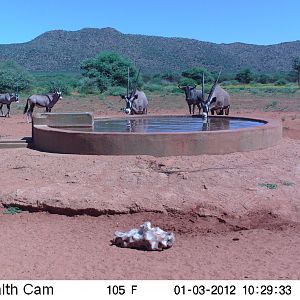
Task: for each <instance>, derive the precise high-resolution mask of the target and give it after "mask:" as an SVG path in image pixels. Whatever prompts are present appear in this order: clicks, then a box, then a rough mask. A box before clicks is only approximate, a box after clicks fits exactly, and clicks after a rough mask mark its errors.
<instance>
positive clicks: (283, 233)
mask: <svg viewBox="0 0 300 300" xmlns="http://www.w3.org/2000/svg"><path fill="white" fill-rule="evenodd" d="M233 100H234V101H233V111H232V115H247V116H253V117H262V118H263V117H267V118H275V119H281V120H282V121H283V128H284V131H283V132H284V137H283V139H282V140H281V141H280V142H279V144H278V145H277V146H275V147H272V148H268V149H264V150H260V151H252V152H247V153H232V154H228V155H222V156H219V155H211V156H209V155H202V156H190V157H187V156H180V157H161V158H155V157H151V156H87V155H61V154H53V153H52V154H50V153H42V152H38V151H35V150H32V149H6V150H5V149H1V150H0V154H1V155H0V164H1V170H2V171H1V190H0V226H1V231H0V241H1V243H0V265H1V268H0V278H1V279H300V253H299V249H300V189H299V186H300V113H299V111H300V108H299V102H300V100H299V99H296V98H292V99H285V98H282V99H279V100H278V103H279V104H278V107H277V108H278V110H277V111H271V112H265V111H264V110H263V107H264V106H265V105H266V103H268V102H270V101H271V100H272V99H267V98H262V99H245V98H241V99H240V98H239V97H238V96H235V97H234V99H233ZM64 101H65V102H64V103H62V102H61V103H58V105H57V106H56V107H55V109H54V111H92V112H94V113H95V115H99V116H102V115H120V114H121V112H119V107H121V106H122V103H119V100H118V99H117V98H109V99H108V100H107V101H100V100H97V99H93V98H91V99H89V100H82V101H81V100H72V99H71V98H67V99H65V100H64ZM167 101H168V102H167ZM166 102H167V103H166ZM170 103H172V106H171V107H172V108H171V109H170V108H169V107H170ZM151 105H153V106H152V109H151ZM295 108H296V109H295ZM149 111H150V112H151V113H152V114H160V113H164V114H165V113H186V112H187V108H186V107H185V103H184V100H183V99H182V97H181V98H174V99H169V100H168V99H164V98H154V99H153V100H152V104H151V102H150V107H149ZM27 136H31V125H30V124H27V123H26V119H25V117H24V116H23V115H21V112H20V111H16V110H12V116H11V118H0V140H4V139H13V138H20V137H27ZM266 184H272V186H273V187H275V188H274V189H270V188H268V187H270V186H268V185H266ZM9 206H18V207H20V208H21V209H22V212H21V213H18V214H14V215H11V214H4V212H7V207H9ZM144 221H150V222H152V224H153V225H156V226H160V227H161V228H162V229H164V230H169V231H173V232H175V235H176V241H175V244H174V246H173V247H172V248H170V249H168V250H165V251H162V252H145V251H138V250H133V249H123V248H117V247H115V246H112V245H111V243H110V240H111V239H112V237H113V234H114V232H115V231H116V230H121V231H122V230H129V229H131V228H134V227H135V228H136V227H138V226H139V225H140V224H142V223H143V222H144Z"/></svg>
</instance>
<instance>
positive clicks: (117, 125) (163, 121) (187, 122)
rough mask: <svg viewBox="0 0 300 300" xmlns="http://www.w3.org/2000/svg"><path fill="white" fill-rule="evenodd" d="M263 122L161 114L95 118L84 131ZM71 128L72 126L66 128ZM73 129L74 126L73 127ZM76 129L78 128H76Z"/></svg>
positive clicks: (178, 128) (171, 129)
mask: <svg viewBox="0 0 300 300" xmlns="http://www.w3.org/2000/svg"><path fill="white" fill-rule="evenodd" d="M264 124H265V122H259V121H254V120H253V121H252V120H244V119H230V118H222V117H215V118H208V119H207V120H206V122H205V121H204V120H203V119H202V118H199V117H190V116H171V117H167V116H161V117H150V118H149V117H147V118H136V119H132V118H130V119H129V118H128V119H115V120H113V119H111V120H96V121H95V122H94V128H93V129H89V130H87V129H85V130H84V131H96V132H195V131H216V130H228V129H240V128H249V127H254V126H261V125H264ZM68 129H71V130H72V128H68ZM74 130H75V128H74ZM76 130H78V129H76Z"/></svg>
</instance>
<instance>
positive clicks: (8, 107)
mask: <svg viewBox="0 0 300 300" xmlns="http://www.w3.org/2000/svg"><path fill="white" fill-rule="evenodd" d="M6 106H7V113H6V115H5V117H8V118H9V113H10V104H6Z"/></svg>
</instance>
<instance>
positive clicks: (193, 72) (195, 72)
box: [181, 67, 213, 84]
mask: <svg viewBox="0 0 300 300" xmlns="http://www.w3.org/2000/svg"><path fill="white" fill-rule="evenodd" d="M202 73H204V77H205V82H212V81H213V76H212V74H211V73H210V72H209V71H207V70H206V69H205V68H202V67H193V68H191V69H188V70H185V71H183V72H182V74H181V75H182V76H183V77H186V78H191V79H193V80H194V81H196V82H197V83H198V84H201V83H202Z"/></svg>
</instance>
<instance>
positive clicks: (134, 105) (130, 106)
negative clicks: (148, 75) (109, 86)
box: [120, 69, 148, 115]
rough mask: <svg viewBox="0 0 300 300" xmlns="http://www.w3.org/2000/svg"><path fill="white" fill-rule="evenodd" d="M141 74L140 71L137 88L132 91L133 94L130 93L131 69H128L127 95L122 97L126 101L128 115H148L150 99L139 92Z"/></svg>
mask: <svg viewBox="0 0 300 300" xmlns="http://www.w3.org/2000/svg"><path fill="white" fill-rule="evenodd" d="M139 74H140V70H139V72H138V75H137V77H136V81H135V86H134V88H133V89H132V91H131V93H129V69H128V84H127V94H126V95H120V96H121V98H122V99H124V100H125V101H126V108H125V113H126V114H128V115H140V114H147V110H148V99H147V97H146V95H145V93H144V92H143V91H138V90H137V83H138V78H139Z"/></svg>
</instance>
